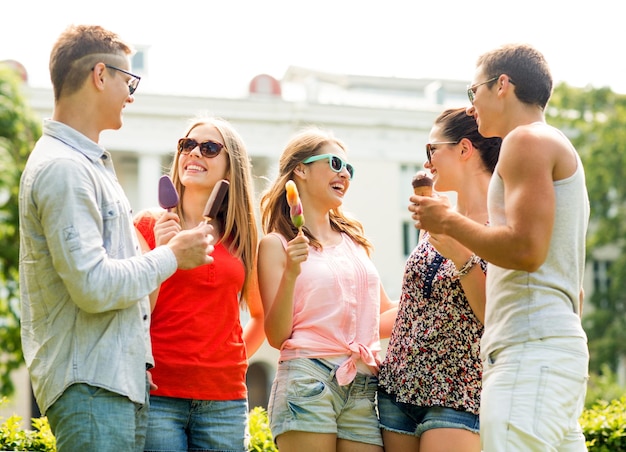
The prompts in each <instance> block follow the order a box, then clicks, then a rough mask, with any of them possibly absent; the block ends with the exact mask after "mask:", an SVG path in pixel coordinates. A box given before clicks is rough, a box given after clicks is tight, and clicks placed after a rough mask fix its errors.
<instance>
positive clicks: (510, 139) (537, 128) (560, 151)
mask: <svg viewBox="0 0 626 452" xmlns="http://www.w3.org/2000/svg"><path fill="white" fill-rule="evenodd" d="M500 159H502V160H503V161H505V162H506V161H509V162H510V163H512V164H513V165H514V166H517V165H520V164H524V161H529V160H530V161H532V162H534V163H535V164H537V165H539V166H540V167H542V168H544V169H546V170H550V172H551V173H552V179H553V180H559V179H563V178H566V177H569V176H570V175H572V174H573V173H574V171H575V170H576V166H577V159H576V149H575V148H574V146H573V145H572V143H571V142H570V141H569V139H568V138H567V137H566V136H565V135H564V134H563V133H562V132H561V131H560V130H559V129H557V128H555V127H553V126H550V125H548V124H546V123H533V124H525V125H521V126H518V127H516V128H515V129H513V130H512V131H511V132H510V133H509V134H508V135H507V136H506V138H505V139H504V140H503V142H502V149H501V152H500Z"/></svg>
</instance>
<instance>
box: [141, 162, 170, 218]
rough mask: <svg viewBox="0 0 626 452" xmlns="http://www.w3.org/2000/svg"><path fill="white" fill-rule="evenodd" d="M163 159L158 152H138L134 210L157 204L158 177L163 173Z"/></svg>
mask: <svg viewBox="0 0 626 452" xmlns="http://www.w3.org/2000/svg"><path fill="white" fill-rule="evenodd" d="M163 171H164V168H163V161H162V159H161V156H160V155H159V154H140V155H139V158H138V165H137V202H138V204H137V207H136V210H142V209H147V208H152V207H156V206H158V205H159V197H158V192H159V178H160V177H161V175H162V174H163Z"/></svg>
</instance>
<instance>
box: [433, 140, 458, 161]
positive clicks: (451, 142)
mask: <svg viewBox="0 0 626 452" xmlns="http://www.w3.org/2000/svg"><path fill="white" fill-rule="evenodd" d="M460 142H461V140H459V141H435V142H432V143H426V158H427V159H428V163H433V162H432V158H433V154H434V153H435V151H436V150H437V148H436V147H435V146H439V145H441V144H459V143H460Z"/></svg>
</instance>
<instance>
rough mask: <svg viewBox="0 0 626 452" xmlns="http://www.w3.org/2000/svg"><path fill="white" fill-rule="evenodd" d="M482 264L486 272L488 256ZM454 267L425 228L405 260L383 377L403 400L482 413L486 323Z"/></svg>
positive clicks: (387, 386) (385, 386)
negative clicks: (482, 343)
mask: <svg viewBox="0 0 626 452" xmlns="http://www.w3.org/2000/svg"><path fill="white" fill-rule="evenodd" d="M480 266H481V267H482V269H483V272H486V269H487V263H486V262H485V261H484V260H481V261H480ZM455 270H456V268H455V266H454V264H453V263H452V261H450V260H448V259H446V258H444V257H443V256H442V255H441V254H439V253H438V252H437V251H436V250H435V248H434V247H433V246H432V245H431V244H430V242H429V241H428V233H425V234H424V236H423V237H422V239H421V240H420V242H419V244H418V245H417V247H416V248H415V249H414V250H413V252H412V253H411V255H410V256H409V259H408V260H407V262H406V267H405V270H404V281H403V283H402V295H401V296H400V304H399V306H398V316H397V318H396V322H395V324H394V327H393V332H392V334H391V338H390V341H389V346H388V348H387V353H386V355H385V359H384V362H383V364H382V366H381V369H380V375H379V382H380V387H381V389H383V390H385V391H386V392H387V393H389V394H392V395H394V396H395V397H396V399H397V400H398V401H400V402H404V403H410V404H413V405H417V406H443V407H448V408H453V409H456V410H462V411H467V412H470V413H474V414H478V412H479V406H480V389H481V378H482V365H481V361H480V358H479V351H480V337H481V335H482V333H483V325H482V323H481V322H480V321H479V320H478V319H477V318H476V316H475V315H474V313H473V311H472V309H471V307H470V305H469V302H468V301H467V298H466V297H465V293H464V292H463V288H462V286H461V283H460V281H459V279H458V278H456V277H454V272H455Z"/></svg>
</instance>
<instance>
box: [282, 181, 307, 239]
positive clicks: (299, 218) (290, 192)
mask: <svg viewBox="0 0 626 452" xmlns="http://www.w3.org/2000/svg"><path fill="white" fill-rule="evenodd" d="M285 191H286V192H287V204H289V208H290V212H289V213H290V215H291V222H292V223H293V225H294V226H295V227H297V228H298V234H302V226H304V214H303V211H302V203H301V202H300V196H299V194H298V187H296V183H295V182H294V181H292V180H289V181H287V183H286V184H285Z"/></svg>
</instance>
